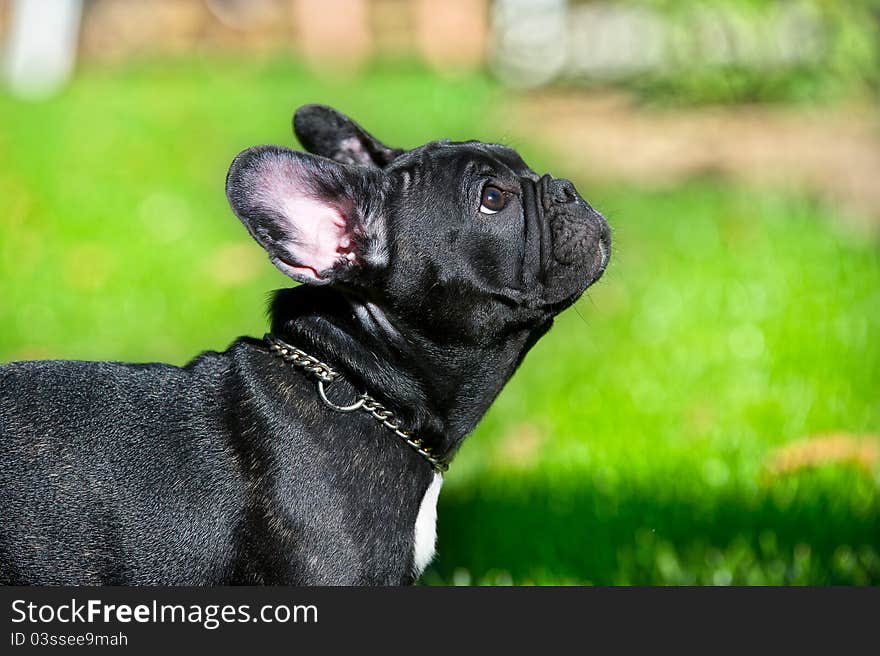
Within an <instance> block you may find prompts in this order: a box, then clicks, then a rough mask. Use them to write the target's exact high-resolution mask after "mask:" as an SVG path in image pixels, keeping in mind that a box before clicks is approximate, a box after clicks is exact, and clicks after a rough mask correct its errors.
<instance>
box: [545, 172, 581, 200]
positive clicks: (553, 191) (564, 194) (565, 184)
mask: <svg viewBox="0 0 880 656" xmlns="http://www.w3.org/2000/svg"><path fill="white" fill-rule="evenodd" d="M549 191H550V197H551V198H552V199H553V201H554V202H556V203H559V204H560V205H563V204H568V203H575V202H577V200H578V193H577V191H575V188H574V185H573V184H572V183H571V181H570V180H566V179H564V178H561V179H559V180H553V181H551V182H550V188H549Z"/></svg>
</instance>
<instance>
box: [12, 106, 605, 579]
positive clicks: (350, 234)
mask: <svg viewBox="0 0 880 656" xmlns="http://www.w3.org/2000/svg"><path fill="white" fill-rule="evenodd" d="M295 128H296V131H297V134H298V136H299V138H300V141H301V142H302V143H303V144H304V146H305V147H306V148H307V149H308V150H309V151H310V152H312V153H315V155H305V154H303V153H298V152H294V151H289V150H286V149H281V148H278V147H258V148H253V149H250V150H248V151H245V152H243V153H242V154H241V155H239V157H238V158H236V160H235V162H233V165H232V167H231V169H230V174H229V177H228V179H227V195H228V197H229V199H230V203H231V205H232V208H233V210H234V211H235V213H236V214H237V215H238V216H239V218H240V219H241V220H242V222H243V223H244V224H245V226H246V227H247V228H248V230H249V231H250V232H251V234H252V235H253V236H254V238H255V239H256V240H257V241H258V243H260V244H261V245H262V246H263V247H264V248H266V250H267V251H268V252H269V254H270V256H271V258H272V261H273V263H275V264H276V266H278V268H279V269H281V270H282V271H283V272H284V273H286V274H287V275H289V276H291V277H292V278H294V279H295V280H299V281H301V282H305V283H307V284H305V285H302V286H300V287H297V288H294V289H287V290H284V291H282V292H279V293H278V294H277V295H276V297H275V301H274V303H273V306H272V313H271V314H272V333H273V335H275V336H278V337H280V338H281V339H283V340H284V341H285V342H287V343H289V344H292V345H295V346H296V347H298V348H300V349H302V350H303V351H305V352H306V353H308V354H310V355H312V356H314V357H315V358H317V359H318V360H320V361H322V362H325V363H328V364H330V365H331V366H332V367H334V368H335V369H337V370H338V371H339V373H340V378H339V380H338V381H335V382H333V383H332V384H329V385H328V386H327V393H328V395H329V396H331V397H332V403H335V404H342V405H347V404H348V403H350V402H351V401H352V400H354V399H355V398H357V396H358V394H359V393H360V392H362V391H366V392H368V393H369V394H370V395H371V396H373V397H375V398H376V399H378V400H379V401H380V402H381V403H382V404H384V405H385V406H387V407H388V408H389V409H392V411H393V412H394V413H395V416H396V418H397V419H398V420H399V423H400V426H401V427H405V428H406V429H407V430H409V431H411V432H412V434H413V435H414V436H417V437H418V438H419V439H420V440H422V444H424V445H425V449H426V450H430V452H431V453H433V454H436V455H437V457H438V458H439V459H441V460H444V461H445V460H448V459H449V458H450V457H451V456H452V454H454V452H455V451H456V450H457V448H458V447H459V445H460V444H461V441H462V440H463V439H464V437H465V436H466V435H467V434H468V433H469V432H470V431H471V430H472V429H473V428H474V427H475V426H476V424H477V422H478V421H479V419H480V418H481V417H482V415H483V414H484V413H485V411H486V410H487V409H488V407H489V405H490V404H491V402H492V400H493V399H494V398H495V396H496V395H497V394H498V392H499V391H500V389H501V388H502V386H503V385H504V383H505V382H506V381H507V380H508V379H509V378H510V376H511V375H512V374H513V372H514V370H515V369H516V367H517V366H518V364H519V362H520V361H521V360H522V358H523V357H524V356H525V354H526V352H527V351H528V349H529V348H530V347H531V345H532V344H534V342H535V341H536V340H537V339H538V338H539V337H540V336H541V335H542V334H543V333H544V332H546V330H547V329H548V328H549V326H550V323H551V322H552V318H553V316H554V315H555V314H556V313H557V312H559V311H560V310H561V309H562V308H564V307H566V306H567V305H569V304H570V303H571V302H573V301H574V300H575V299H576V298H577V297H578V296H579V295H580V293H581V292H582V291H583V290H584V289H585V288H586V287H587V286H588V285H589V284H591V283H592V282H593V281H594V280H596V279H597V278H598V277H599V276H600V275H601V273H602V271H603V270H604V267H605V265H606V263H607V260H608V254H609V243H610V242H609V237H608V229H607V225H606V224H605V222H604V219H602V218H601V216H600V215H599V214H598V213H596V212H595V211H593V210H592V208H590V207H589V205H587V204H586V203H585V202H584V201H583V200H582V199H581V198H580V197H579V196H578V195H577V193H576V192H575V191H574V188H573V187H572V186H571V183H569V182H567V181H560V180H553V179H551V178H549V177H548V176H545V177H543V178H539V177H538V176H537V175H535V174H534V173H533V172H531V170H530V169H528V167H526V165H525V164H524V163H523V162H522V160H521V159H519V157H518V156H517V155H516V154H515V153H514V152H513V151H511V150H509V149H506V148H503V147H501V146H494V145H487V144H479V143H477V142H468V143H463V144H452V143H449V142H437V143H433V144H428V145H427V146H423V147H421V148H418V149H415V150H412V151H406V152H404V151H400V150H393V149H390V148H387V147H385V146H383V145H382V144H380V143H379V142H377V141H376V140H375V139H374V138H373V137H371V136H370V135H369V134H368V133H366V132H364V131H363V130H362V129H360V128H359V127H358V126H357V125H356V124H354V123H353V122H351V121H350V120H348V119H347V118H345V117H343V116H342V115H340V114H338V113H336V112H335V111H333V110H330V109H329V108H325V107H319V106H307V107H304V108H302V109H301V110H300V111H299V112H298V113H297V116H296V121H295ZM494 215H497V216H494ZM441 482H442V478H441V475H440V473H439V472H438V471H436V470H435V469H434V468H432V466H431V464H430V463H429V462H428V460H427V459H426V458H424V457H423V455H422V454H420V453H419V452H417V451H416V450H415V449H413V448H411V445H410V444H407V443H406V442H405V441H404V439H403V438H402V436H401V435H400V434H399V433H397V432H394V431H393V430H391V429H389V427H388V426H387V425H386V424H383V423H382V422H381V421H378V420H377V419H376V417H374V416H371V415H370V414H369V413H366V412H360V411H352V412H341V411H339V409H337V408H334V407H332V406H331V405H330V403H326V402H324V401H322V400H321V398H320V397H319V396H318V394H317V393H316V380H315V379H314V378H313V377H311V376H310V375H309V373H308V372H306V371H304V370H303V369H301V368H298V367H296V366H292V365H291V364H290V362H288V361H285V359H284V358H281V357H279V356H278V353H277V352H275V351H273V349H272V348H271V347H270V345H269V344H268V343H267V342H266V341H262V340H255V339H250V338H240V339H239V340H237V341H236V342H234V343H233V344H232V346H231V347H230V348H229V349H228V350H227V351H225V352H224V353H213V352H209V353H204V354H202V355H200V356H199V357H197V358H196V359H195V360H193V361H192V362H191V363H190V364H188V365H187V366H185V367H182V368H179V367H172V366H170V365H163V364H148V365H136V364H124V363H99V362H67V361H65V362H21V363H12V364H8V365H5V366H3V367H0V583H5V584H30V583H68V584H191V585H205V584H262V583H267V584H403V583H411V582H412V581H414V580H415V579H416V578H417V577H418V576H419V574H420V573H421V571H422V569H423V568H424V567H425V566H426V564H427V562H428V561H429V560H430V558H431V556H432V555H433V548H434V518H435V504H436V499H437V494H438V493H439V489H440V485H441Z"/></svg>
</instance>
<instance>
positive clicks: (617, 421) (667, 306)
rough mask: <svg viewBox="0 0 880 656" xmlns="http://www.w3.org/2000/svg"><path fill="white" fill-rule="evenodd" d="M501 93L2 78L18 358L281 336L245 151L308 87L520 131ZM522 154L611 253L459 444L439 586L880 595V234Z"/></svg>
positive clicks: (441, 124) (7, 257)
mask: <svg viewBox="0 0 880 656" xmlns="http://www.w3.org/2000/svg"><path fill="white" fill-rule="evenodd" d="M508 101H509V99H507V98H506V97H505V96H504V95H503V92H501V91H500V90H499V89H497V88H495V87H494V86H493V85H492V84H491V83H489V82H487V81H486V80H485V79H483V78H480V77H467V78H458V79H443V78H438V77H435V76H432V75H430V74H428V73H426V72H424V71H422V70H419V69H415V68H413V69H407V68H401V67H394V68H385V69H381V70H375V71H369V72H365V73H362V74H361V75H358V76H357V77H348V78H347V77H342V76H339V77H331V78H329V79H328V78H321V77H317V76H314V75H312V74H310V73H308V72H306V71H304V70H301V69H298V68H297V67H295V66H292V65H290V64H282V63H278V62H263V63H254V62H242V61H240V60H239V61H233V60H225V61H223V60H216V59H210V60H202V61H191V62H164V63H151V64H142V65H128V66H127V67H125V68H124V69H116V68H107V69H90V70H85V71H83V72H81V74H80V75H79V77H78V79H77V80H76V81H75V83H74V84H73V85H72V86H71V87H70V88H69V89H68V90H67V91H65V92H64V93H63V94H62V95H61V96H59V97H57V98H55V99H53V100H51V101H47V102H44V103H38V104H28V103H22V102H18V101H15V100H13V99H11V98H8V97H6V96H2V95H0V216H2V219H0V361H4V360H12V359H24V358H44V357H63V358H78V359H126V360H140V361H150V360H163V361H169V362H173V363H178V364H180V363H183V362H185V361H187V360H188V359H189V358H190V357H192V356H193V355H194V354H195V353H197V352H198V351H199V350H202V349H206V348H212V349H222V348H224V347H225V346H226V345H227V344H228V343H229V342H230V341H232V339H234V337H236V336H237V335H239V334H252V335H260V334H262V332H263V331H264V330H265V327H266V320H265V300H266V297H267V294H268V292H269V291H270V290H272V289H274V288H277V287H280V286H283V285H285V284H286V279H285V278H284V277H283V276H282V275H281V274H280V273H278V272H277V271H276V270H275V269H274V268H273V267H272V266H271V265H270V264H269V263H268V261H266V260H265V258H264V257H263V255H262V251H260V250H259V248H258V247H257V246H256V245H254V244H252V243H251V241H250V238H249V237H248V236H247V234H246V233H245V231H244V229H243V228H242V227H241V226H240V225H239V223H238V221H237V220H236V219H235V217H234V216H233V215H232V214H231V212H230V211H229V209H228V208H227V206H226V201H225V198H224V194H223V183H224V178H225V174H226V169H227V167H228V164H229V162H230V161H231V159H232V157H233V156H234V155H235V154H236V153H237V152H238V151H239V150H240V149H242V148H244V147H246V146H249V145H253V144H256V143H281V144H292V143H293V137H292V135H291V133H290V131H289V121H290V116H291V114H292V111H293V109H294V108H295V107H296V106H297V105H299V104H302V103H305V102H325V103H328V104H333V105H336V106H338V107H339V108H340V109H343V110H344V111H347V112H349V113H350V114H352V115H353V116H354V117H355V118H356V119H357V120H359V121H360V122H362V123H363V124H364V125H365V126H366V127H367V128H368V129H370V130H371V131H372V132H374V133H375V134H377V135H378V136H380V137H381V138H383V139H386V140H387V141H389V142H391V143H393V144H394V145H405V146H412V145H416V144H418V143H421V142H423V141H426V140H429V139H433V138H438V137H451V138H472V137H479V138H483V139H485V140H504V137H505V135H504V134H503V133H499V132H498V131H497V130H496V128H495V127H494V126H493V123H492V121H491V116H492V111H494V110H496V109H497V107H498V106H499V105H501V104H502V103H504V102H508ZM514 145H516V146H518V147H520V148H521V149H522V150H523V151H524V152H525V153H526V154H527V159H528V160H529V161H530V163H532V164H533V167H534V168H535V169H541V170H543V169H547V168H550V169H552V170H553V171H554V173H556V174H558V175H568V176H569V177H572V178H573V179H575V181H576V182H577V181H579V180H580V184H579V188H580V190H581V191H582V192H583V193H584V195H585V196H586V197H587V198H588V199H589V200H590V201H591V202H592V203H593V205H595V206H596V207H597V208H599V209H600V210H601V211H603V212H604V213H605V214H606V215H607V216H608V218H609V220H610V222H611V224H612V226H613V228H614V230H615V233H614V236H615V252H614V256H613V258H612V266H611V267H610V269H609V271H608V273H607V274H606V276H605V278H603V280H602V281H600V283H599V284H598V285H596V287H595V288H594V289H592V290H591V291H590V292H589V294H588V295H587V296H585V297H584V298H583V299H582V300H581V301H580V302H579V303H578V304H577V305H576V306H575V307H574V308H572V309H571V310H569V311H568V312H566V313H565V314H564V315H562V316H561V317H560V318H559V320H558V321H557V325H556V326H555V328H554V329H553V330H552V331H551V332H550V334H549V335H548V336H547V337H546V338H545V339H544V340H543V341H542V342H541V343H540V344H538V345H537V346H536V347H535V349H534V350H533V352H532V353H531V354H530V355H529V357H528V358H527V359H526V361H525V363H524V365H523V367H522V368H521V370H520V371H519V372H518V373H517V375H516V377H515V378H514V379H513V381H512V382H511V383H510V385H509V386H508V387H507V388H506V390H505V391H504V392H503V393H502V395H501V397H500V398H499V400H498V402H497V404H496V405H495V406H494V408H493V410H492V411H491V412H490V413H489V415H488V416H487V417H486V419H485V421H484V422H483V424H482V425H481V426H480V427H479V429H478V430H477V432H476V433H475V434H474V435H473V436H472V437H471V438H470V439H469V440H468V441H467V442H466V443H465V446H464V447H463V449H462V452H461V454H460V456H459V458H458V459H457V460H456V462H455V464H454V466H453V467H452V470H451V471H450V473H449V475H448V477H447V481H446V485H445V488H444V491H443V494H442V495H441V500H440V520H439V535H440V539H439V552H438V558H437V560H436V562H435V563H434V565H433V566H432V567H431V568H430V569H429V570H428V572H427V573H426V575H425V577H424V579H423V580H424V582H426V583H516V584H520V583H537V584H542V583H595V584H616V583H634V584H645V583H673V584H675V583H708V584H727V583H734V584H737V583H739V584H742V583H758V584H760V583H772V584H785V583H840V584H849V583H860V584H864V583H872V584H880V471H878V456H877V450H878V449H880V442H878V439H880V438H877V437H876V435H877V434H878V433H880V394H878V392H880V251H878V244H877V243H875V242H869V241H866V239H865V238H864V237H859V236H857V235H855V234H851V233H849V232H847V231H846V230H845V229H844V228H841V227H840V222H839V221H836V220H835V216H834V209H833V208H830V207H827V206H823V205H821V204H818V203H815V202H812V201H809V200H806V199H802V198H792V197H790V196H784V195H780V194H775V193H773V192H771V191H766V190H765V191H756V190H752V189H745V188H742V187H737V186H732V185H729V184H726V183H723V182H720V181H711V180H709V181H706V180H704V181H700V182H694V183H693V184H689V185H687V186H684V187H681V188H678V189H675V190H672V191H662V192H661V191H650V190H639V189H633V188H624V187H613V186H602V185H597V184H590V182H589V181H588V180H584V179H583V176H579V175H578V172H575V171H560V170H558V169H557V168H554V167H552V166H551V164H550V163H551V162H552V161H553V156H552V153H549V152H546V151H545V150H543V149H542V148H541V144H537V143H527V144H522V143H517V144H514ZM871 434H873V435H874V437H870V435H871ZM829 435H832V436H834V437H832V438H827V437H825V438H823V436H829ZM804 440H810V441H808V442H804Z"/></svg>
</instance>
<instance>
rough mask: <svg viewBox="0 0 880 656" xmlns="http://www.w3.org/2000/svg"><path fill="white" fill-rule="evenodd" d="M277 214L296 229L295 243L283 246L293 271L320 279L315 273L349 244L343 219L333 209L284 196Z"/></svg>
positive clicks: (321, 204)
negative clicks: (292, 265)
mask: <svg viewBox="0 0 880 656" xmlns="http://www.w3.org/2000/svg"><path fill="white" fill-rule="evenodd" d="M281 212H282V214H283V216H284V217H285V218H286V219H287V220H288V221H290V223H291V224H292V225H293V226H294V227H295V230H296V232H295V233H294V234H295V235H296V240H295V241H293V240H291V241H288V242H287V243H286V244H285V246H286V249H287V251H288V252H289V253H290V255H291V259H292V260H293V261H294V262H296V263H297V265H296V266H294V267H293V268H294V269H296V270H297V271H298V273H300V274H301V275H305V276H307V277H309V278H314V279H315V280H318V279H320V278H321V276H320V275H319V273H320V272H321V271H325V270H327V269H329V268H331V267H332V266H333V265H334V264H336V262H337V261H338V260H339V258H340V257H341V256H344V255H345V253H344V252H343V251H345V249H347V248H348V247H349V246H350V245H351V240H350V238H349V237H348V231H347V229H346V226H345V218H344V217H343V216H342V214H341V213H340V212H339V210H338V209H336V208H335V207H332V206H331V205H327V204H326V203H322V202H320V201H317V200H313V199H311V198H306V197H303V196H298V197H297V196H294V197H288V198H287V199H286V200H285V202H284V205H283V208H282V211H281Z"/></svg>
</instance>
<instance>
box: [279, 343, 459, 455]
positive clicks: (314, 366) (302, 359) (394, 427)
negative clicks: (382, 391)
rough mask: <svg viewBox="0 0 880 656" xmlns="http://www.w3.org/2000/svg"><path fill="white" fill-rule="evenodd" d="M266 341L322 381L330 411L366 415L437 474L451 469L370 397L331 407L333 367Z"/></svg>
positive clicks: (335, 376)
mask: <svg viewBox="0 0 880 656" xmlns="http://www.w3.org/2000/svg"><path fill="white" fill-rule="evenodd" d="M265 340H266V342H267V343H268V344H269V349H270V350H271V351H272V352H273V353H275V355H277V356H278V357H280V358H281V359H282V360H284V361H285V362H289V363H290V364H292V365H294V366H296V367H299V368H300V369H302V370H303V371H306V372H308V373H310V374H312V375H313V376H315V377H316V378H317V379H318V392H319V396H320V397H321V400H322V401H323V402H324V403H325V404H326V405H327V406H328V407H330V408H332V409H333V410H336V411H337V412H352V411H354V410H363V411H365V412H366V413H368V414H369V415H370V416H371V417H373V418H374V419H375V420H376V421H378V422H379V423H381V424H382V425H383V426H385V428H387V429H388V430H390V431H392V432H393V433H394V434H395V435H397V436H398V437H399V438H401V439H402V440H403V441H404V442H406V443H407V444H408V445H409V446H410V447H411V448H412V449H414V450H415V451H416V452H417V453H418V454H419V455H420V456H422V457H423V458H424V459H425V460H427V461H428V462H429V463H431V466H432V467H433V468H434V469H435V470H437V471H441V472H445V471H446V470H448V469H449V463H448V462H446V461H445V460H443V459H442V458H439V457H437V456H436V455H434V453H433V452H432V451H431V448H430V447H429V446H426V445H425V444H424V443H423V442H422V440H421V439H419V438H417V437H414V436H413V433H412V431H408V430H403V429H402V428H401V421H400V419H399V418H398V417H397V415H395V414H394V412H393V411H392V410H389V409H388V408H386V407H385V406H384V405H382V404H381V403H379V402H378V401H377V400H376V399H374V398H373V397H372V396H370V395H369V394H366V393H363V394H361V395H359V396H358V398H357V401H356V402H355V403H354V404H352V405H350V406H338V405H336V404H334V403H331V402H330V401H329V400H328V399H327V397H326V395H325V394H324V387H323V385H324V384H329V383H332V382H333V381H335V380H336V379H338V378H339V372H337V371H335V370H333V369H332V368H331V367H330V366H329V365H326V364H324V363H323V362H321V361H320V360H318V359H317V358H315V357H313V356H311V355H309V354H308V353H306V352H305V351H302V350H300V349H298V348H296V347H295V346H291V345H290V344H287V343H286V342H283V341H281V340H280V339H278V338H277V337H275V336H274V335H270V334H269V333H267V334H266V336H265Z"/></svg>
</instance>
